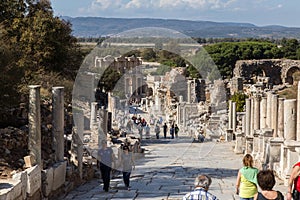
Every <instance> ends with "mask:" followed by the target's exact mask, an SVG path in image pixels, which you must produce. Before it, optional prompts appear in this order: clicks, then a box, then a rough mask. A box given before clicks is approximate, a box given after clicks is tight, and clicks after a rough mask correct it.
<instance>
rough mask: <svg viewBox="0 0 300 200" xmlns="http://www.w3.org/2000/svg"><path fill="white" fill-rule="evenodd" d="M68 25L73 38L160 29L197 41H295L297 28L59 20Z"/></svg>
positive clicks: (170, 21) (136, 20)
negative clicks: (203, 39)
mask: <svg viewBox="0 0 300 200" xmlns="http://www.w3.org/2000/svg"><path fill="white" fill-rule="evenodd" d="M61 18H62V19H64V20H67V21H69V22H71V24H72V29H73V35H74V36H76V37H100V36H109V35H114V34H118V33H121V32H123V31H127V30H130V29H136V28H143V27H161V28H168V29H173V30H176V31H179V32H181V33H183V34H185V35H188V36H190V37H198V38H266V37H268V38H283V37H286V38H297V39H300V28H296V27H284V26H276V25H272V26H256V25H254V24H250V23H232V22H212V21H191V20H176V19H150V18H103V17H75V18H72V17H66V16H63V17H61Z"/></svg>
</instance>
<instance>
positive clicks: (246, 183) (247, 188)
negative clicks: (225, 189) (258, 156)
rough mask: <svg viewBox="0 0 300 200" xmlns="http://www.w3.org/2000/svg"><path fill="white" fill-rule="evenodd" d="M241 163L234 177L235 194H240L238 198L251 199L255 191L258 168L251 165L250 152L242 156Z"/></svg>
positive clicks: (242, 199) (241, 199)
mask: <svg viewBox="0 0 300 200" xmlns="http://www.w3.org/2000/svg"><path fill="white" fill-rule="evenodd" d="M243 164H244V166H243V167H242V168H241V169H240V170H239V172H238V175H237V179H236V194H238V195H239V196H240V200H253V198H254V195H255V194H256V193H257V173H258V169H257V168H255V167H253V157H252V156H251V155H250V154H246V155H245V156H244V158H243Z"/></svg>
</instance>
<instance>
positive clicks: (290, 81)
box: [285, 66, 300, 85]
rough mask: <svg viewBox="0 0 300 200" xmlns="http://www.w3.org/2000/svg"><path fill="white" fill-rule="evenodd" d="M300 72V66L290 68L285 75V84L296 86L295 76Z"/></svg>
mask: <svg viewBox="0 0 300 200" xmlns="http://www.w3.org/2000/svg"><path fill="white" fill-rule="evenodd" d="M297 72H298V73H299V72H300V68H299V66H291V67H289V68H288V70H287V71H286V74H285V83H288V84H290V85H293V84H294V76H293V75H294V74H295V73H297Z"/></svg>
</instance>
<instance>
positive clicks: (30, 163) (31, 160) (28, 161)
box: [24, 155, 36, 168]
mask: <svg viewBox="0 0 300 200" xmlns="http://www.w3.org/2000/svg"><path fill="white" fill-rule="evenodd" d="M24 161H25V168H30V167H32V166H34V165H35V164H36V162H35V159H34V157H33V156H32V155H29V156H25V157H24Z"/></svg>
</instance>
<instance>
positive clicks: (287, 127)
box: [284, 99, 297, 140]
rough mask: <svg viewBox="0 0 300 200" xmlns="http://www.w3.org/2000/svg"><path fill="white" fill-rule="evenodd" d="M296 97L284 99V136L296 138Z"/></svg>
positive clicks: (291, 138)
mask: <svg viewBox="0 0 300 200" xmlns="http://www.w3.org/2000/svg"><path fill="white" fill-rule="evenodd" d="M296 103H297V102H296V99H286V100H284V138H285V139H286V140H296V108H297V104H296Z"/></svg>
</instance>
